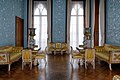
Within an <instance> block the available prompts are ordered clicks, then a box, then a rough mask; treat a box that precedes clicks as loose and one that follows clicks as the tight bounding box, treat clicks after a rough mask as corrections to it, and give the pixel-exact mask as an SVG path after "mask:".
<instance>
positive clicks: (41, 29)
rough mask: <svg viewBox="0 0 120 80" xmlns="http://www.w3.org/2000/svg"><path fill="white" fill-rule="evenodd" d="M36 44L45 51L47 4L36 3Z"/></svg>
mask: <svg viewBox="0 0 120 80" xmlns="http://www.w3.org/2000/svg"><path fill="white" fill-rule="evenodd" d="M34 28H36V31H35V34H36V35H35V37H34V39H35V44H36V45H38V47H39V48H40V47H41V50H44V49H45V47H46V46H47V2H46V1H44V2H41V1H35V2H34Z"/></svg>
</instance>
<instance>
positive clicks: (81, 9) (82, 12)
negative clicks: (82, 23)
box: [78, 2, 84, 15]
mask: <svg viewBox="0 0 120 80" xmlns="http://www.w3.org/2000/svg"><path fill="white" fill-rule="evenodd" d="M78 9H79V10H78V15H84V11H83V2H80V3H79V4H78Z"/></svg>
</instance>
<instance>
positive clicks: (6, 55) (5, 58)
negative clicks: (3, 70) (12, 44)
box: [0, 52, 10, 64]
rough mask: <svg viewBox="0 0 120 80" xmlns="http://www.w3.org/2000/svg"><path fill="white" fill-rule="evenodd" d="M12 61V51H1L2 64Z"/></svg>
mask: <svg viewBox="0 0 120 80" xmlns="http://www.w3.org/2000/svg"><path fill="white" fill-rule="evenodd" d="M9 61H10V53H9V52H0V64H6V63H9Z"/></svg>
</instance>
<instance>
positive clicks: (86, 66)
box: [85, 61, 87, 69]
mask: <svg viewBox="0 0 120 80" xmlns="http://www.w3.org/2000/svg"><path fill="white" fill-rule="evenodd" d="M85 69H87V63H86V61H85Z"/></svg>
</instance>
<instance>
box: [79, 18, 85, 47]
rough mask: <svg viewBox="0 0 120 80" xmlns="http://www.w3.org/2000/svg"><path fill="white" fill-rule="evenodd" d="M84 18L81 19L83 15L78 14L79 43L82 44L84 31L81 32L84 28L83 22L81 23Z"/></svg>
mask: <svg viewBox="0 0 120 80" xmlns="http://www.w3.org/2000/svg"><path fill="white" fill-rule="evenodd" d="M83 22H84V20H83V16H79V17H78V26H79V27H78V29H79V31H78V32H79V33H78V34H79V45H83V40H84V39H83V37H84V33H83V30H84V24H83Z"/></svg>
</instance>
